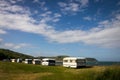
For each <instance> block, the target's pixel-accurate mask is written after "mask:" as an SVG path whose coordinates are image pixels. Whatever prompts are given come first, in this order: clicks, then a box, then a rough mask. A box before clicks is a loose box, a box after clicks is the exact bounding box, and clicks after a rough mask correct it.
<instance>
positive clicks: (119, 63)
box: [56, 61, 120, 66]
mask: <svg viewBox="0 0 120 80" xmlns="http://www.w3.org/2000/svg"><path fill="white" fill-rule="evenodd" d="M56 65H59V66H62V65H63V62H62V61H59V62H56ZM86 65H87V66H111V65H120V62H115V61H98V62H87V63H86Z"/></svg>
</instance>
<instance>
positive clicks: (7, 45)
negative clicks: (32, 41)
mask: <svg viewBox="0 0 120 80" xmlns="http://www.w3.org/2000/svg"><path fill="white" fill-rule="evenodd" d="M28 46H30V45H29V44H26V43H20V44H13V43H4V44H3V45H2V47H4V48H9V49H20V48H24V47H28Z"/></svg>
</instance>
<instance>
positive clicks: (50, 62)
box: [42, 58, 55, 66]
mask: <svg viewBox="0 0 120 80" xmlns="http://www.w3.org/2000/svg"><path fill="white" fill-rule="evenodd" d="M42 65H46V66H55V59H50V58H44V59H42Z"/></svg>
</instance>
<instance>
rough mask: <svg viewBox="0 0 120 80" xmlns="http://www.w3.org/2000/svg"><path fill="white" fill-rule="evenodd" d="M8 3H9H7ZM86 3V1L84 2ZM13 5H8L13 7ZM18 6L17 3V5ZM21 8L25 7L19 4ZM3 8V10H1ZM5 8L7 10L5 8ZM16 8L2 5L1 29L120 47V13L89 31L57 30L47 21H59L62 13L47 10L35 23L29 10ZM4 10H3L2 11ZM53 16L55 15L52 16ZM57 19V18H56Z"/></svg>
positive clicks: (49, 38)
mask: <svg viewBox="0 0 120 80" xmlns="http://www.w3.org/2000/svg"><path fill="white" fill-rule="evenodd" d="M6 4H8V3H6ZM84 5H85V3H84ZM11 6H13V5H8V6H7V7H11ZM16 6H17V5H16ZM18 7H19V8H20V9H21V10H24V9H23V7H21V6H18ZM1 8H2V10H1ZM4 8H5V10H4ZM16 10H17V9H16ZM16 10H12V12H15V13H16V14H12V13H9V12H8V11H11V9H10V8H7V10H6V7H4V6H0V29H1V30H3V31H5V30H7V29H10V30H19V31H23V32H29V33H34V34H40V35H43V36H45V37H46V38H47V39H48V40H49V41H53V42H54V41H55V42H58V43H75V42H83V43H85V44H90V45H98V46H102V47H120V43H119V42H120V34H119V32H120V14H117V15H116V16H115V18H113V19H111V20H105V21H101V22H99V24H98V26H97V27H95V28H92V29H90V30H87V31H82V30H67V31H63V32H60V31H56V30H55V29H54V28H53V26H50V25H48V24H47V22H54V21H55V22H56V21H59V20H57V19H59V17H61V16H60V14H58V13H56V14H52V12H49V11H47V12H46V13H45V14H47V15H44V16H42V15H41V17H42V19H41V20H40V23H39V24H37V25H36V24H34V23H35V22H36V20H34V19H33V18H31V17H30V12H29V10H28V11H27V12H24V13H23V14H19V13H18V12H17V11H16ZM1 11H2V12H1ZM51 16H53V17H51ZM55 19H56V20H55ZM4 46H6V47H13V48H14V49H18V48H21V47H24V46H26V45H25V44H12V43H6V44H4Z"/></svg>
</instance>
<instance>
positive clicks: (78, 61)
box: [63, 57, 86, 68]
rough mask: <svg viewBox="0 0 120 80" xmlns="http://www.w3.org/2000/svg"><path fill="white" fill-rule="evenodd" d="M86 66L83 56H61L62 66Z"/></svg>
mask: <svg viewBox="0 0 120 80" xmlns="http://www.w3.org/2000/svg"><path fill="white" fill-rule="evenodd" d="M84 66H86V58H85V57H65V58H63V67H70V68H79V67H84Z"/></svg>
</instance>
